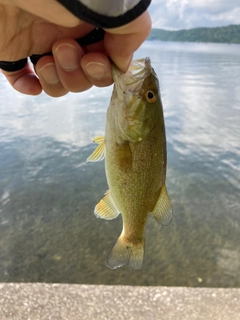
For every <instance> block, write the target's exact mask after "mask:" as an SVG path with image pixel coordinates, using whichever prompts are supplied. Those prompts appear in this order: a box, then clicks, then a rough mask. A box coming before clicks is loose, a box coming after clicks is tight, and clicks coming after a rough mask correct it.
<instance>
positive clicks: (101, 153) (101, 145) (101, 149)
mask: <svg viewBox="0 0 240 320" xmlns="http://www.w3.org/2000/svg"><path fill="white" fill-rule="evenodd" d="M93 142H95V143H97V144H98V146H97V148H96V149H95V150H94V151H93V153H92V154H91V155H90V156H89V157H88V158H87V162H96V161H101V160H103V159H104V157H105V141H104V137H103V136H97V137H95V138H93Z"/></svg>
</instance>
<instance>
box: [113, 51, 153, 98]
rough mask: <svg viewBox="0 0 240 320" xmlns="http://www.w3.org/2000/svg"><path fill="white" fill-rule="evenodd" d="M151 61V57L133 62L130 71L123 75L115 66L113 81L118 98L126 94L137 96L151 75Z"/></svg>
mask: <svg viewBox="0 0 240 320" xmlns="http://www.w3.org/2000/svg"><path fill="white" fill-rule="evenodd" d="M151 71H152V67H151V61H150V58H149V57H146V58H142V59H138V60H133V61H132V63H131V65H130V66H129V69H128V71H127V72H126V73H125V74H123V73H121V72H120V71H119V69H118V68H117V67H116V66H113V68H112V73H113V80H114V83H115V87H116V90H117V94H118V97H119V98H120V99H121V98H122V97H123V95H124V94H127V93H131V94H137V93H139V91H141V87H142V84H143V81H144V80H145V78H146V77H147V76H148V75H149V74H150V73H151Z"/></svg>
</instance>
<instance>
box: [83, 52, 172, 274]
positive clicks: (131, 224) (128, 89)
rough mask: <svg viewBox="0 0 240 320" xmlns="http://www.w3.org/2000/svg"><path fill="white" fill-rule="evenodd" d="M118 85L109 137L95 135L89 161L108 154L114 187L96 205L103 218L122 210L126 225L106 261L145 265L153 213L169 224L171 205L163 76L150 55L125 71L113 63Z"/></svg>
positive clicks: (110, 264) (113, 265)
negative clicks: (160, 79) (146, 233)
mask: <svg viewBox="0 0 240 320" xmlns="http://www.w3.org/2000/svg"><path fill="white" fill-rule="evenodd" d="M112 73H113V79H114V88H113V93H112V97H111V101H110V105H109V107H108V110H107V116H106V128H105V137H101V136H98V137H95V138H94V139H93V141H94V142H95V143H97V144H98V147H97V148H96V150H95V151H94V152H93V153H92V154H91V155H90V156H89V157H88V159H87V161H100V160H102V159H103V158H104V157H105V171H106V178H107V182H108V186H109V190H108V191H107V192H106V194H105V196H104V197H103V199H102V200H101V201H100V202H99V203H98V204H97V205H96V207H95V209H94V213H95V215H96V216H97V217H98V218H102V219H107V220H111V219H114V218H116V217H117V216H118V215H119V213H121V214H122V221H123V230H122V233H121V235H120V237H119V238H118V240H117V242H116V244H115V245H114V247H113V248H112V250H111V251H110V253H109V256H108V259H107V266H108V267H109V268H111V269H116V268H118V267H121V266H123V265H130V266H131V267H132V268H134V269H140V268H141V266H142V263H143V257H144V227H145V224H146V222H147V218H148V215H149V214H150V213H151V214H152V215H153V216H154V218H155V219H156V220H157V222H158V223H160V224H161V225H168V224H169V223H170V221H171V219H172V208H171V204H170V200H169V197H168V193H167V189H166V186H165V180H166V165H167V155H166V136H165V126H164V117H163V108H162V103H161V97H160V91H159V84H158V78H157V75H156V73H155V71H154V70H153V68H152V67H151V62H150V59H149V58H145V59H139V60H135V61H132V64H131V66H130V68H129V70H128V72H127V73H126V74H122V73H121V72H120V71H119V70H118V69H117V68H116V67H115V66H114V65H113V67H112Z"/></svg>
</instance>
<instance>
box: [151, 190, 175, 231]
mask: <svg viewBox="0 0 240 320" xmlns="http://www.w3.org/2000/svg"><path fill="white" fill-rule="evenodd" d="M152 215H153V216H154V218H155V219H156V220H157V222H158V223H160V224H161V225H163V226H167V225H168V224H169V223H170V222H171V220H172V207H171V203H170V199H169V197H168V193H167V188H166V186H165V184H164V185H163V187H162V189H161V193H160V196H159V198H158V201H157V203H156V205H155V207H154V209H153V212H152Z"/></svg>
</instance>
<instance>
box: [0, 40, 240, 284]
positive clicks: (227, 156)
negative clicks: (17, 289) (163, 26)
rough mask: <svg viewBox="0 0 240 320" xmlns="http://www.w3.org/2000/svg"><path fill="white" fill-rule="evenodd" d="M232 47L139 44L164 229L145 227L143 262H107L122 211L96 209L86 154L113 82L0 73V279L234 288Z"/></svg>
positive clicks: (238, 135) (236, 170) (237, 274)
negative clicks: (160, 160) (56, 90)
mask: <svg viewBox="0 0 240 320" xmlns="http://www.w3.org/2000/svg"><path fill="white" fill-rule="evenodd" d="M239 52H240V46H238V45H225V44H188V43H183V44H181V43H164V42H146V43H145V44H144V45H143V47H142V48H141V49H140V50H139V51H138V52H137V53H136V58H140V57H144V56H150V57H151V60H152V64H153V66H154V68H155V71H156V72H157V74H158V76H159V80H160V84H161V93H162V100H163V106H164V113H165V122H166V129H167V141H168V173H167V186H168V190H169V195H170V197H171V201H172V206H173V209H174V219H173V221H172V222H171V224H170V225H169V226H168V227H165V228H162V227H160V226H159V225H158V224H157V223H156V222H155V221H154V220H153V218H152V217H150V218H149V221H148V223H147V226H146V232H145V237H146V247H145V260H144V266H143V268H142V269H141V270H138V271H134V270H131V269H130V268H128V267H125V268H120V269H118V270H115V271H112V270H110V269H108V268H107V267H106V266H105V260H106V257H107V254H108V252H109V250H110V249H111V247H112V246H113V244H114V243H115V241H116V239H117V238H118V236H119V234H120V232H121V227H122V223H121V218H120V217H119V218H117V219H116V220H113V221H104V220H99V219H96V218H95V216H94V214H93V208H94V206H95V204H96V203H97V202H98V201H99V200H100V199H101V197H102V196H103V194H104V192H105V190H106V189H107V185H106V180H105V174H104V163H103V162H102V163H86V162H85V160H86V158H87V157H88V156H89V154H90V153H91V152H92V150H93V149H94V147H95V146H94V145H93V144H92V143H91V138H92V137H94V136H95V135H99V134H102V133H103V132H104V125H105V114H106V109H107V106H108V103H109V99H110V95H111V91H112V88H111V87H110V88H104V89H97V88H93V89H91V90H90V91H88V92H86V93H82V94H68V95H67V96H65V97H63V98H59V99H54V98H50V97H47V96H46V95H45V94H42V95H40V96H38V97H28V96H23V95H21V94H18V93H17V92H15V91H13V89H11V88H10V86H9V85H8V84H7V83H6V82H5V80H4V79H3V77H2V76H1V75H0V281H8V282H10V281H16V282H17V281H26V282H29V281H44V282H68V283H94V284H100V283H101V284H129V285H170V286H171V285H173V286H183V285H184V286H185V285H187V286H212V287H240V202H239V194H240V142H239V141H240V125H239V123H240V82H239V78H240V54H239Z"/></svg>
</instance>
